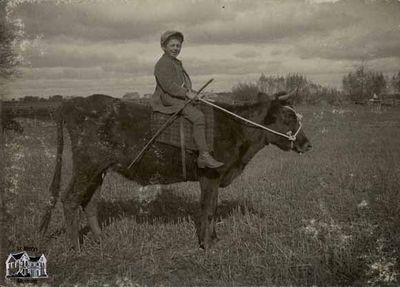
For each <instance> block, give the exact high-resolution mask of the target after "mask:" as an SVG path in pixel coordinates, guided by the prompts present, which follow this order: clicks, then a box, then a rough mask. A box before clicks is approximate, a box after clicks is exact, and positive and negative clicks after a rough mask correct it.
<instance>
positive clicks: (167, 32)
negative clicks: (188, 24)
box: [160, 31, 184, 47]
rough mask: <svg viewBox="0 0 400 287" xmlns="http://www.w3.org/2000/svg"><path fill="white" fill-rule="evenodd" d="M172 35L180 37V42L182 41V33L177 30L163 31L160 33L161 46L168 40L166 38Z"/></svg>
mask: <svg viewBox="0 0 400 287" xmlns="http://www.w3.org/2000/svg"><path fill="white" fill-rule="evenodd" d="M172 36H174V37H178V38H180V40H181V42H183V39H184V38H183V34H182V33H181V32H178V31H165V32H164V33H162V35H161V41H160V43H161V47H164V45H165V44H166V43H167V42H168V39H169V38H171V37H172Z"/></svg>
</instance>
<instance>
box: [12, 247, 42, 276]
mask: <svg viewBox="0 0 400 287" xmlns="http://www.w3.org/2000/svg"><path fill="white" fill-rule="evenodd" d="M46 263H47V259H46V257H45V256H44V254H42V255H41V256H29V255H28V253H27V252H26V251H22V252H18V253H11V254H10V255H8V258H7V261H6V278H10V279H11V278H16V279H40V278H47V271H46Z"/></svg>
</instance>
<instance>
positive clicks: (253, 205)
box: [6, 106, 400, 286]
mask: <svg viewBox="0 0 400 287" xmlns="http://www.w3.org/2000/svg"><path fill="white" fill-rule="evenodd" d="M298 110H299V111H300V112H302V113H303V114H304V126H305V129H306V130H305V131H306V134H307V135H308V136H309V138H310V140H311V142H312V144H313V151H311V152H309V153H307V154H304V155H302V156H299V155H297V154H294V153H285V152H282V151H280V150H278V149H277V148H275V147H267V148H265V149H264V150H262V151H261V152H260V153H259V154H258V155H257V156H256V157H255V158H254V159H253V160H252V162H251V163H250V165H249V166H248V167H247V169H246V170H245V172H244V174H243V175H242V176H241V177H239V178H237V179H236V181H235V182H234V184H233V185H231V186H230V187H228V188H225V189H221V190H220V209H219V216H220V222H219V224H218V232H219V237H220V239H221V240H220V241H219V243H218V244H217V245H216V246H215V247H214V248H213V249H211V250H209V251H206V252H204V251H201V250H199V249H198V246H197V238H196V232H195V224H194V220H195V218H196V215H197V200H198V198H199V188H198V185H197V184H196V183H182V184H177V185H172V186H168V187H166V188H162V189H160V188H157V187H150V188H147V189H140V188H139V187H138V186H137V185H136V184H134V183H132V182H128V181H126V180H125V179H123V178H122V177H120V176H118V175H117V174H112V173H110V174H108V175H107V177H106V178H105V183H104V185H103V188H102V191H101V197H102V201H101V205H100V210H99V212H100V217H101V221H102V225H103V230H104V234H105V236H104V240H103V242H102V243H101V244H100V245H98V244H95V243H94V242H93V241H92V240H91V237H90V234H86V233H85V229H84V228H83V230H82V234H84V235H83V236H84V238H85V241H84V246H83V247H84V249H83V252H82V253H80V254H72V253H71V252H69V250H67V249H66V248H65V246H66V244H65V238H64V232H63V221H62V213H61V206H58V208H57V211H56V214H55V216H54V217H53V221H52V223H51V230H50V233H51V234H52V237H51V238H50V239H47V240H45V239H43V238H40V236H39V235H38V234H37V229H38V222H39V219H40V218H39V216H40V214H41V208H42V207H43V206H44V204H45V202H46V200H47V196H48V191H47V187H48V185H49V182H50V179H51V176H52V171H53V166H54V163H55V158H54V154H55V128H54V127H53V126H52V125H51V124H48V123H44V122H39V124H40V125H39V126H33V125H32V122H30V121H24V122H23V126H24V128H25V131H26V133H25V135H23V136H19V135H16V134H12V133H9V134H7V138H6V142H7V151H8V152H9V154H10V159H9V160H10V162H9V167H8V172H9V175H10V176H9V187H8V194H9V202H8V205H9V211H10V214H11V220H12V222H13V224H12V229H11V232H10V234H9V237H10V240H11V243H12V247H13V249H18V248H20V247H21V246H36V247H38V248H39V250H40V251H41V252H44V253H45V254H46V256H47V258H48V260H49V262H48V273H49V274H50V278H49V279H48V280H47V281H46V282H47V284H50V285H51V286H71V285H73V284H80V285H78V286H135V284H137V285H139V286H142V285H148V286H153V285H157V286H161V285H164V286H165V285H174V286H183V285H231V286H233V285H253V286H254V285H272V284H275V285H318V286H322V285H352V284H355V285H360V286H361V285H366V284H368V285H370V286H382V285H385V286H395V285H397V283H398V274H399V272H400V271H399V262H398V258H400V256H399V255H400V254H399V251H400V248H399V246H400V239H399V238H400V231H399V226H400V218H399V217H400V216H399V214H400V212H399V211H400V210H399V209H400V205H399V202H400V194H399V192H398V191H399V187H400V161H399V159H400V148H399V147H400V136H399V135H400V113H399V108H391V109H388V110H384V111H382V110H380V111H377V110H374V109H371V108H370V107H356V106H351V107H346V108H344V109H337V108H336V109H334V108H332V107H323V108H321V107H299V108H298ZM67 145H68V142H67ZM70 170H71V162H70V153H69V150H68V148H67V149H65V152H64V167H63V176H64V177H63V186H64V187H65V186H66V184H67V181H68V177H69V175H70ZM84 225H85V221H84V218H83V216H82V227H84ZM107 284H108V285H107Z"/></svg>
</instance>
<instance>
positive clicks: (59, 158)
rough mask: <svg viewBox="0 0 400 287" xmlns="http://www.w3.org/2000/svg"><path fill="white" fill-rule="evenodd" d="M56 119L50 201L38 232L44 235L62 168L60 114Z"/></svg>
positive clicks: (55, 198) (56, 193)
mask: <svg viewBox="0 0 400 287" xmlns="http://www.w3.org/2000/svg"><path fill="white" fill-rule="evenodd" d="M57 116H58V118H57V155H56V166H55V168H54V173H53V180H52V182H51V184H50V187H49V191H50V200H49V202H48V204H47V206H46V209H45V213H44V215H43V217H42V220H41V224H40V232H42V233H43V234H45V233H46V232H47V228H48V227H49V224H50V220H51V213H52V211H53V209H54V208H55V206H56V204H57V200H58V197H59V194H60V183H61V168H62V155H63V150H64V136H63V126H64V119H63V117H62V113H61V111H60V113H58V115H57Z"/></svg>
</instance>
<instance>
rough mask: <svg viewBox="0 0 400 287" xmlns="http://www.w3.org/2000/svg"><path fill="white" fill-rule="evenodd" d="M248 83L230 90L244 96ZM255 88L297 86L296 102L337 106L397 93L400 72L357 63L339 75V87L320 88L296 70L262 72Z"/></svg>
mask: <svg viewBox="0 0 400 287" xmlns="http://www.w3.org/2000/svg"><path fill="white" fill-rule="evenodd" d="M246 86H247V87H246ZM249 86H250V84H246V83H240V84H238V85H236V86H234V87H233V89H232V91H233V93H234V94H236V95H237V96H238V97H239V98H240V97H242V98H245V96H243V95H244V93H243V91H244V90H246V89H247V90H251V87H249ZM255 88H256V89H257V90H259V91H261V92H264V93H267V94H269V95H273V94H275V93H277V92H279V91H283V90H285V91H291V90H293V89H296V88H298V93H299V95H298V97H296V101H297V103H305V104H317V103H324V102H325V103H327V104H333V105H338V104H343V103H346V102H360V101H367V100H368V99H371V98H372V97H373V96H374V95H375V96H376V97H378V98H382V97H383V95H385V94H400V71H399V72H397V73H394V74H393V75H390V76H388V75H386V76H385V75H384V74H383V73H382V72H377V71H374V70H369V69H367V67H366V65H365V64H361V65H360V66H358V67H356V68H355V69H354V70H353V71H351V72H349V73H348V74H347V75H345V76H344V77H343V79H342V89H337V88H330V87H324V86H322V85H319V84H316V83H314V82H312V81H311V80H309V79H307V77H305V76H304V75H301V74H298V73H293V74H287V75H286V76H265V75H264V74H262V75H261V76H260V78H259V79H258V81H257V83H256V84H255ZM249 94H251V93H249Z"/></svg>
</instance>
